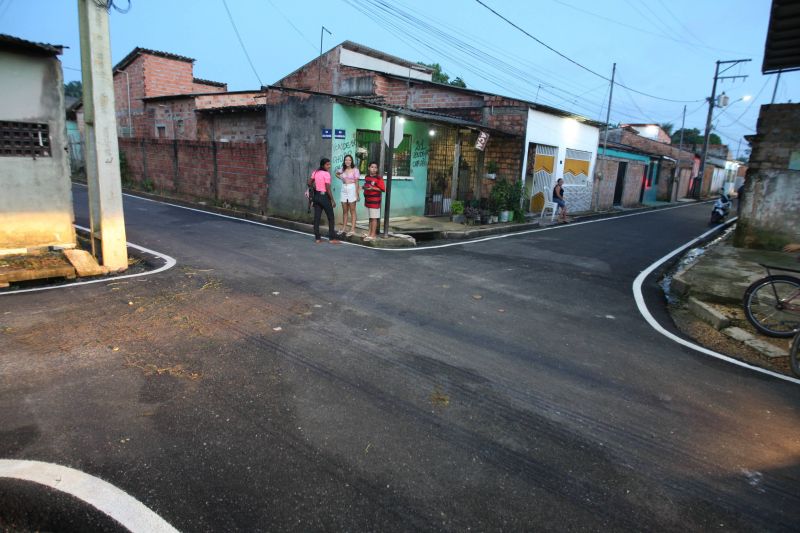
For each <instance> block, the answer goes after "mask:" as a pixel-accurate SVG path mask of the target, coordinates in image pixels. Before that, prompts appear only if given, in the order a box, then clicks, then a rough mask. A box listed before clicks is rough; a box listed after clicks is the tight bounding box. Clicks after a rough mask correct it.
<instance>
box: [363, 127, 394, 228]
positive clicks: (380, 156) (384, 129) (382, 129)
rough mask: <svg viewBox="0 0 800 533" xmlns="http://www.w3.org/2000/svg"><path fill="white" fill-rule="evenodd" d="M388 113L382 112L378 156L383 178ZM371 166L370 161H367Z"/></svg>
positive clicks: (379, 225) (379, 224)
mask: <svg viewBox="0 0 800 533" xmlns="http://www.w3.org/2000/svg"><path fill="white" fill-rule="evenodd" d="M388 120H389V119H388V115H387V113H386V111H381V150H380V152H379V155H378V173H379V174H380V175H381V176H383V169H384V168H386V143H385V142H383V132H384V131H386V122H387V121H388ZM367 163H368V164H369V161H367ZM375 231H376V232H377V233H380V231H381V219H378V228H377V229H376V230H375Z"/></svg>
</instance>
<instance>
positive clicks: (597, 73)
mask: <svg viewBox="0 0 800 533" xmlns="http://www.w3.org/2000/svg"><path fill="white" fill-rule="evenodd" d="M475 1H476V2H477V3H479V4H480V5H482V6H483V7H485V8H486V9H488V10H489V11H491V12H492V13H493V14H494V15H495V16H497V17H499V18H500V19H502V20H503V21H505V22H506V23H507V24H509V25H510V26H512V27H513V28H515V29H517V30H519V31H520V32H522V33H523V34H525V35H527V36H528V37H530V38H531V39H533V40H534V41H536V42H537V43H539V44H541V45H542V46H544V47H545V48H547V49H548V50H550V51H551V52H553V53H555V54H556V55H558V56H560V57H562V58H564V59H566V60H567V61H569V62H570V63H572V64H573V65H576V66H578V67H580V68H582V69H583V70H585V71H586V72H589V73H591V74H594V75H595V76H597V77H599V78H602V79H604V80H606V81H609V82H610V81H611V79H610V78H607V77H606V76H604V75H603V74H600V73H599V72H596V71H594V70H592V69H590V68H589V67H587V66H585V65H583V64H581V63H578V62H577V61H575V60H574V59H572V58H571V57H569V56H567V55H565V54H562V53H561V52H559V51H558V50H556V49H555V48H553V47H552V46H550V45H549V44H547V43H545V42H544V41H542V40H541V39H538V38H537V37H535V36H533V35H531V34H530V33H528V32H527V31H525V30H524V29H522V28H521V27H519V26H517V25H516V24H515V23H514V22H512V21H510V20H509V19H507V18H506V17H504V16H503V15H501V14H500V13H498V12H497V11H495V10H494V9H492V8H491V7H489V6H487V5H486V4H485V3H484V2H483V1H482V0H475ZM614 83H615V84H616V85H619V86H620V87H622V88H624V89H627V90H629V91H631V92H634V93H636V94H641V95H642V96H647V97H649V98H654V99H656V100H663V101H664V102H676V103H681V104H685V103H694V102H701V101H702V100H675V99H672V98H663V97H661V96H655V95H653V94H649V93H646V92H643V91H639V90H637V89H634V88H632V87H627V86H625V85H622V84H621V83H617V82H614Z"/></svg>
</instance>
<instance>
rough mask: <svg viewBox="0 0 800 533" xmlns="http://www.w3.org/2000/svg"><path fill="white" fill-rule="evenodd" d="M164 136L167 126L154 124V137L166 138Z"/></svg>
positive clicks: (165, 135)
mask: <svg viewBox="0 0 800 533" xmlns="http://www.w3.org/2000/svg"><path fill="white" fill-rule="evenodd" d="M166 138H167V127H166V126H156V139H166Z"/></svg>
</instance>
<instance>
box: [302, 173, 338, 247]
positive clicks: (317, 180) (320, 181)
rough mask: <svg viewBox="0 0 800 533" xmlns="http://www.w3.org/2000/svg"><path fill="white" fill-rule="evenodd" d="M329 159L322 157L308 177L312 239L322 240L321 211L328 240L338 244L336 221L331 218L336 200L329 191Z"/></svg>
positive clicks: (317, 241)
mask: <svg viewBox="0 0 800 533" xmlns="http://www.w3.org/2000/svg"><path fill="white" fill-rule="evenodd" d="M330 170H331V160H330V159H328V158H326V157H323V158H322V159H321V160H320V162H319V168H318V169H317V170H315V171H314V172H312V173H311V176H310V177H309V178H308V182H307V184H308V186H309V187H311V186H312V185H313V186H314V241H315V242H316V243H317V244H320V243H321V242H322V238H321V235H320V232H319V223H320V220H321V219H322V211H323V210H324V211H325V216H326V217H327V218H328V240H330V243H331V244H339V241H338V240H337V239H336V222H335V220H334V218H333V208H334V207H336V200H334V199H333V192H332V191H331V174H330Z"/></svg>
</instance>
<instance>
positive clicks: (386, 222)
mask: <svg viewBox="0 0 800 533" xmlns="http://www.w3.org/2000/svg"><path fill="white" fill-rule="evenodd" d="M396 120H397V117H396V116H395V115H392V118H391V119H390V120H389V151H388V154H387V155H386V159H387V160H388V161H389V171H388V172H387V173H386V203H385V206H384V211H385V212H384V215H383V236H384V237H388V236H389V207H390V205H391V203H392V170H394V169H393V168H392V167H393V166H394V165H393V163H394V124H395V121H396ZM381 136H383V135H381Z"/></svg>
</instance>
